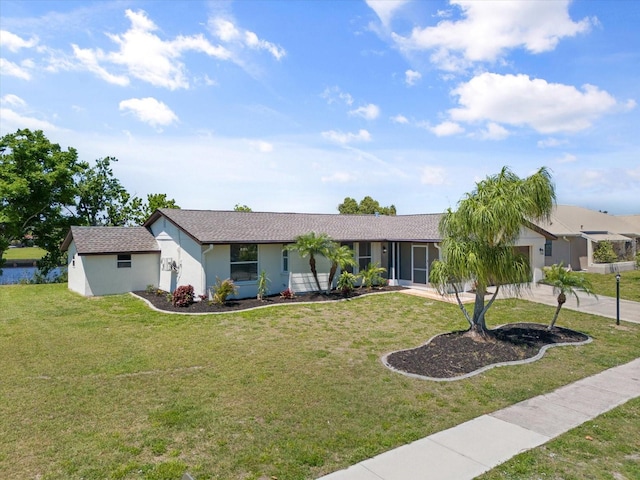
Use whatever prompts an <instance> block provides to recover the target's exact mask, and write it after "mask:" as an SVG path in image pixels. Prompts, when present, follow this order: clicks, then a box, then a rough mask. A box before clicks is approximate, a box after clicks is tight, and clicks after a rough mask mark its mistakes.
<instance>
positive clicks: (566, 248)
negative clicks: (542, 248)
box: [544, 236, 588, 270]
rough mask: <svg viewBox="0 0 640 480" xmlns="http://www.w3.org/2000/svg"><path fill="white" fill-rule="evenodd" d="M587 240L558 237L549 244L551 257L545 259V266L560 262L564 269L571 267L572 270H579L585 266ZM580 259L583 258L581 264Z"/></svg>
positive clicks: (574, 237)
mask: <svg viewBox="0 0 640 480" xmlns="http://www.w3.org/2000/svg"><path fill="white" fill-rule="evenodd" d="M587 242H588V241H587V239H586V238H583V237H576V236H571V237H569V236H565V237H559V238H558V239H557V240H553V241H552V242H551V255H550V256H548V257H545V262H544V264H545V265H546V266H550V265H554V264H559V263H560V262H562V263H563V264H564V266H565V267H568V266H569V265H571V269H572V270H581V269H582V266H581V265H584V266H586V265H587V262H586V258H587V255H588V252H587ZM580 257H583V260H582V262H581V261H580Z"/></svg>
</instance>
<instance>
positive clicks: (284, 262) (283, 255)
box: [282, 248, 289, 272]
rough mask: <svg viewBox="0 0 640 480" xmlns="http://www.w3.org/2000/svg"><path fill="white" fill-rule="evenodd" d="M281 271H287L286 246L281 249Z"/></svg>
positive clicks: (287, 255)
mask: <svg viewBox="0 0 640 480" xmlns="http://www.w3.org/2000/svg"><path fill="white" fill-rule="evenodd" d="M282 271H283V272H288V271H289V250H287V249H286V248H283V249H282Z"/></svg>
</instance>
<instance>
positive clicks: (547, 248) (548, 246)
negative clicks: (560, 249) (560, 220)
mask: <svg viewBox="0 0 640 480" xmlns="http://www.w3.org/2000/svg"><path fill="white" fill-rule="evenodd" d="M551 245H552V243H551V240H547V241H546V242H544V256H545V257H550V256H551Z"/></svg>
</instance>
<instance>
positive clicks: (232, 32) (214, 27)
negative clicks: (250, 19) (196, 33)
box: [209, 17, 287, 60]
mask: <svg viewBox="0 0 640 480" xmlns="http://www.w3.org/2000/svg"><path fill="white" fill-rule="evenodd" d="M209 28H210V30H211V32H212V33H213V34H214V35H216V36H217V37H218V38H219V39H220V40H221V41H223V42H225V43H230V44H235V45H236V46H238V47H241V48H242V47H248V48H251V49H253V50H265V51H267V52H268V53H270V54H271V55H272V56H273V57H274V58H275V59H276V60H280V59H282V58H283V57H284V56H285V55H286V54H287V52H286V50H285V49H284V48H282V47H281V46H279V45H276V44H274V43H271V42H268V41H266V40H263V39H261V38H259V37H258V35H257V34H256V33H255V32H251V31H249V30H240V29H239V28H238V27H236V26H235V25H234V24H233V22H231V21H230V20H228V19H226V18H222V17H215V18H211V19H210V20H209Z"/></svg>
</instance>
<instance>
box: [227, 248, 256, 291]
mask: <svg viewBox="0 0 640 480" xmlns="http://www.w3.org/2000/svg"><path fill="white" fill-rule="evenodd" d="M257 279H258V245H257V244H256V243H238V244H234V245H231V280H233V281H234V282H249V281H252V280H257Z"/></svg>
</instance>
